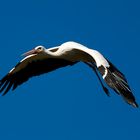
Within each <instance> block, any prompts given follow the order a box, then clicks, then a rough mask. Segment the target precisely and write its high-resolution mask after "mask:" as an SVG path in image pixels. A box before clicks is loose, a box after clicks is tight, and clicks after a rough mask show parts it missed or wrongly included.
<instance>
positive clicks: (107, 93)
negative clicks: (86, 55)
mask: <svg viewBox="0 0 140 140" xmlns="http://www.w3.org/2000/svg"><path fill="white" fill-rule="evenodd" d="M85 64H87V65H88V66H89V67H91V68H92V69H93V70H94V72H95V74H96V75H97V77H98V79H99V82H100V84H101V86H102V88H103V90H104V92H105V93H106V95H107V96H110V94H109V90H108V89H107V88H106V87H105V86H104V84H103V83H102V80H101V78H100V76H99V74H98V72H97V69H96V66H95V65H94V64H93V65H92V64H91V63H88V62H85Z"/></svg>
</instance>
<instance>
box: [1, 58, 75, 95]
mask: <svg viewBox="0 0 140 140" xmlns="http://www.w3.org/2000/svg"><path fill="white" fill-rule="evenodd" d="M24 61H26V60H24ZM21 63H22V62H19V63H18V64H17V65H16V66H15V70H16V69H17V68H19V67H20V65H22V64H21ZM75 63H77V62H71V61H68V60H64V59H56V58H48V59H44V60H33V61H31V62H28V64H27V65H26V67H24V68H21V69H20V70H18V71H17V72H13V71H14V70H13V71H12V72H9V73H8V74H7V75H6V76H5V77H3V78H2V79H1V81H0V92H4V93H3V95H5V94H6V93H7V92H8V91H9V90H10V89H11V87H13V90H14V89H16V88H17V86H19V85H21V84H22V83H24V82H26V81H27V80H28V79H29V78H31V77H33V76H38V75H41V74H44V73H48V72H51V71H53V70H56V69H58V68H61V67H65V66H68V65H73V64H75Z"/></svg>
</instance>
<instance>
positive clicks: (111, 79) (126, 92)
mask: <svg viewBox="0 0 140 140" xmlns="http://www.w3.org/2000/svg"><path fill="white" fill-rule="evenodd" d="M24 55H25V56H26V57H25V58H24V59H22V60H21V61H20V62H19V63H18V64H17V65H16V66H15V67H14V68H13V69H12V70H11V71H10V72H9V73H8V74H7V75H6V76H5V77H3V78H2V79H1V81H0V92H2V91H4V93H3V95H5V94H6V93H7V92H8V91H9V90H10V88H11V87H13V90H14V89H15V88H16V87H17V86H19V85H20V84H22V83H23V82H25V81H27V80H28V79H29V78H30V77H32V76H37V75H40V74H43V73H48V72H51V71H53V70H56V69H58V68H61V67H65V66H68V65H74V64H75V63H78V62H80V61H82V62H84V63H85V64H87V65H88V66H90V67H91V68H92V69H93V70H94V71H95V73H96V75H97V76H98V73H97V70H98V71H99V72H100V74H101V75H102V78H103V79H104V80H105V82H106V84H107V85H108V86H109V87H111V88H112V89H113V90H114V91H115V92H117V93H118V94H119V95H121V96H122V97H123V98H124V99H125V101H126V102H127V103H128V104H131V105H133V106H134V107H138V105H137V103H136V101H135V98H134V96H133V94H132V92H131V90H130V88H129V85H128V83H127V80H126V78H125V76H124V75H123V74H122V73H121V72H120V71H119V70H118V69H117V68H116V67H115V66H114V65H113V64H112V63H111V62H109V61H108V60H107V59H105V58H104V56H103V55H102V54H101V53H99V52H98V51H96V50H93V49H89V48H87V47H85V46H83V45H81V44H79V43H76V42H72V41H71V42H66V43H63V44H62V45H60V46H57V47H53V48H50V49H45V48H44V47H43V46H38V47H36V48H35V49H33V50H31V51H29V52H27V53H25V54H24ZM98 78H99V80H100V82H101V85H102V87H103V89H104V91H105V92H106V94H107V95H108V89H107V88H106V87H105V86H104V85H103V83H102V81H101V79H100V77H99V76H98Z"/></svg>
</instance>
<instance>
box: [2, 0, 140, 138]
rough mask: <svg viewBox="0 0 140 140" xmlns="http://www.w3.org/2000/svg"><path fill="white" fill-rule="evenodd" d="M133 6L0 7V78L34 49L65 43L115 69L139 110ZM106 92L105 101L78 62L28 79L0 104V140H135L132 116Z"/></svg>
mask: <svg viewBox="0 0 140 140" xmlns="http://www.w3.org/2000/svg"><path fill="white" fill-rule="evenodd" d="M139 5H140V2H139V1H138V0H135V1H132V0H116V1H112V0H106V1H105V0H67V1H66V0H24V1H18V0H13V1H10V0H9V1H8V0H7V1H0V43H1V47H0V48H1V55H0V60H1V63H0V71H1V72H0V76H1V77H2V76H4V75H5V74H6V73H7V72H8V71H9V70H10V69H11V68H12V67H13V66H15V64H16V63H17V62H18V61H20V60H21V59H22V57H21V56H20V55H21V54H22V53H24V52H26V51H27V50H30V49H32V48H34V47H35V46H37V45H44V46H46V47H47V48H49V47H52V46H56V45H60V44H61V43H63V42H65V41H69V40H73V41H76V42H79V43H81V44H83V45H86V46H88V47H90V48H93V49H97V50H99V51H100V52H101V53H103V54H104V55H105V57H107V58H108V59H109V60H111V61H112V62H113V63H114V64H115V65H116V66H117V67H119V69H120V70H121V71H122V72H123V73H125V75H126V77H127V79H128V82H129V84H130V86H131V88H132V91H133V92H134V95H135V96H136V98H137V101H138V102H139V103H140V95H139V93H140V89H139V87H140V86H139V83H140V78H139V69H140V67H139V60H140V56H139V51H140V41H139V39H140V16H139V15H140V8H139ZM110 92H111V95H112V96H111V97H110V98H108V97H107V96H106V95H105V93H104V92H103V90H102V88H101V87H100V84H99V82H98V80H97V77H96V76H95V74H94V73H93V72H92V70H91V69H89V68H88V67H87V66H85V65H84V64H82V63H79V64H77V65H75V66H73V67H66V68H64V69H59V70H57V71H54V72H52V73H49V74H46V75H42V76H39V77H34V78H32V79H30V80H29V81H28V82H26V83H25V84H23V85H21V86H20V87H18V88H17V89H16V90H15V91H13V92H12V91H10V92H9V93H8V95H7V96H4V97H0V106H1V109H0V112H1V113H0V114H1V115H0V139H2V140H9V139H14V140H19V139H20V140H22V139H23V140H25V139H27V140H28V139H34V140H36V139H37V140H38V139H41V140H46V139H47V140H93V139H95V140H102V139H107V140H112V139H113V140H118V139H127V140H132V139H140V135H139V130H140V119H139V118H140V110H139V109H135V108H133V107H131V106H129V105H127V104H126V103H125V102H124V101H123V100H122V99H121V97H119V96H118V95H116V94H115V93H114V92H113V91H112V90H110Z"/></svg>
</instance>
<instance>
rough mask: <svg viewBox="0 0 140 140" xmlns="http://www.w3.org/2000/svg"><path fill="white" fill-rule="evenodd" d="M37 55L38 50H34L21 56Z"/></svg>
mask: <svg viewBox="0 0 140 140" xmlns="http://www.w3.org/2000/svg"><path fill="white" fill-rule="evenodd" d="M36 53H37V52H36V50H35V49H33V50H30V51H28V52H26V53H24V54H22V55H21V56H28V55H32V54H36Z"/></svg>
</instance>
